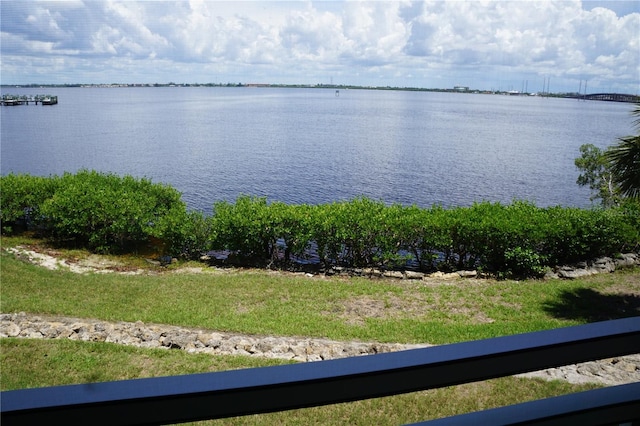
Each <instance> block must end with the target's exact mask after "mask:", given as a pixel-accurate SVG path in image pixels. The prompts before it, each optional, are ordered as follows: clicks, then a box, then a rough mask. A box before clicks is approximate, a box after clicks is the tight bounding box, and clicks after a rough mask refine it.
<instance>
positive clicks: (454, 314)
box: [324, 293, 494, 326]
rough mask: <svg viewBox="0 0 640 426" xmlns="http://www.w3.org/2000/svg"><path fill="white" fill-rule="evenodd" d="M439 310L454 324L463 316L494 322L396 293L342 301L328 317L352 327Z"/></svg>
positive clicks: (466, 310) (477, 314)
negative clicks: (373, 319) (373, 320)
mask: <svg viewBox="0 0 640 426" xmlns="http://www.w3.org/2000/svg"><path fill="white" fill-rule="evenodd" d="M436 311H437V312H438V313H439V314H440V315H443V316H445V317H451V321H452V322H454V321H459V320H460V317H463V319H464V320H465V321H468V322H471V323H474V324H488V323H492V322H494V320H493V319H492V318H490V317H489V316H488V315H486V314H485V313H484V312H482V311H480V310H477V309H474V308H471V307H465V306H459V305H457V304H454V303H447V302H445V303H439V302H435V303H434V302H433V301H427V300H425V299H424V298H423V297H421V294H420V293H415V294H414V293H412V294H411V295H407V297H404V298H403V297H399V296H397V295H395V294H386V295H384V296H381V297H380V298H375V297H372V296H359V297H355V298H350V299H347V300H344V301H342V302H341V303H339V304H338V305H336V307H335V308H334V309H332V310H331V312H325V313H324V314H325V315H327V316H331V317H336V316H337V317H338V318H340V319H342V320H343V321H344V322H345V323H346V324H348V325H355V326H363V325H365V322H366V320H367V319H371V318H376V319H382V320H394V319H410V318H421V317H425V316H428V315H430V314H433V313H434V312H436Z"/></svg>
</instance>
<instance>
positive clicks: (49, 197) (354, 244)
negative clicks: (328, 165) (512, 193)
mask: <svg viewBox="0 0 640 426" xmlns="http://www.w3.org/2000/svg"><path fill="white" fill-rule="evenodd" d="M0 205H1V206H2V207H1V209H0V219H1V220H2V232H3V234H5V235H11V234H19V233H20V232H22V231H25V230H29V231H32V232H34V233H35V235H37V236H40V237H42V238H45V239H47V240H48V241H50V242H51V243H53V244H57V245H60V246H68V247H76V248H88V249H89V250H92V251H94V252H97V253H126V252H136V251H139V250H143V249H145V248H148V247H149V246H151V247H153V249H154V250H156V251H157V252H158V253H159V258H160V259H164V258H169V260H170V259H171V258H172V257H179V258H185V259H200V258H201V257H202V256H204V255H207V254H210V253H212V252H217V253H219V254H220V253H221V254H222V255H223V256H224V257H225V258H226V259H229V260H231V261H232V263H234V264H239V265H244V266H248V267H262V268H268V269H284V270H296V269H300V268H301V266H305V267H309V265H312V266H311V267H314V268H316V269H318V270H324V271H328V270H331V269H332V268H336V267H338V268H376V269H378V270H381V271H394V270H413V271H420V272H435V271H441V272H445V273H446V272H453V271H461V270H477V271H478V272H479V273H480V274H482V275H483V276H487V275H488V276H494V277H498V278H527V277H541V276H543V275H544V274H545V273H547V272H549V271H550V270H552V269H553V268H555V267H557V266H560V265H571V264H575V263H578V262H584V261H590V260H594V259H596V258H599V257H602V256H608V257H611V258H614V259H615V258H616V257H619V256H620V254H621V253H637V251H638V248H639V247H640V202H638V201H637V200H633V199H627V200H624V202H622V203H620V205H616V206H612V207H609V208H595V207H594V208H591V209H581V208H573V207H561V206H555V207H547V208H540V207H537V206H535V205H534V204H532V203H530V202H526V201H513V202H512V203H511V204H509V205H503V204H500V203H491V202H478V203H474V204H473V205H472V206H469V207H455V208H448V209H445V208H443V207H441V206H432V207H430V208H422V207H418V206H415V205H411V206H406V205H400V204H392V205H387V204H385V203H383V202H382V201H375V200H371V199H368V198H365V197H361V198H355V199H352V200H349V201H339V202H334V203H330V204H321V205H307V204H301V205H287V204H285V203H281V202H277V201H276V202H268V201H267V199H266V198H260V197H252V196H244V195H243V196H239V197H238V198H237V200H236V201H235V203H230V202H226V201H218V202H214V203H213V207H212V211H211V214H209V215H206V214H204V213H203V212H196V211H188V210H187V207H186V204H185V203H184V202H183V201H182V199H181V194H180V193H179V192H178V191H177V190H176V189H174V188H172V187H171V186H168V185H163V184H158V183H152V182H151V181H150V180H148V179H137V178H134V177H132V176H128V175H127V176H123V177H120V176H117V175H114V174H107V173H100V172H97V171H89V170H81V171H79V172H77V173H75V174H71V173H65V174H64V175H62V176H49V177H39V176H31V175H15V174H9V175H6V176H2V177H0Z"/></svg>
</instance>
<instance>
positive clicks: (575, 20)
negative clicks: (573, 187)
mask: <svg viewBox="0 0 640 426" xmlns="http://www.w3.org/2000/svg"><path fill="white" fill-rule="evenodd" d="M0 17H1V18H0V19H1V22H0V23H1V25H0V29H1V39H0V42H1V44H0V61H1V62H0V69H1V74H0V82H1V83H2V84H31V83H36V84H38V83H43V84H44V83H167V82H177V83H210V82H212V83H227V82H232V83H240V82H241V83H284V84H298V83H302V84H317V83H325V84H328V83H334V84H355V85H371V86H400V87H405V86H406V87H427V88H446V87H453V86H454V85H462V86H469V87H471V88H475V89H487V90H490V89H495V90H498V89H501V90H521V89H522V88H524V87H526V88H527V89H528V91H529V92H536V91H541V90H542V89H543V85H544V84H545V83H544V82H545V81H548V82H549V88H550V90H551V91H552V92H569V91H571V92H576V91H578V90H579V88H582V89H583V90H584V84H585V83H584V82H587V87H588V91H589V92H590V93H593V92H622V93H633V94H635V93H638V91H639V86H640V2H638V1H636V0H634V1H618V0H615V1H588V0H585V1H580V0H562V1H522V0H521V1H489V0H473V1H463V0H454V1H441V0H436V1H206V0H205V1H195V0H194V1H172V2H167V1H95V0H91V1H51V0H49V1H12V0H2V1H1V2H0Z"/></svg>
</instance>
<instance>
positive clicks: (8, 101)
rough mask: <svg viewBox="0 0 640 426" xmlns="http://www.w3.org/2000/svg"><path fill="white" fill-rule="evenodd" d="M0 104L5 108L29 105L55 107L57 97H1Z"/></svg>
mask: <svg viewBox="0 0 640 426" xmlns="http://www.w3.org/2000/svg"><path fill="white" fill-rule="evenodd" d="M0 103H2V105H5V106H15V105H29V104H30V103H33V104H36V105H38V104H39V103H40V104H42V105H55V104H57V103H58V97H57V96H52V95H33V96H27V95H21V96H20V95H2V98H0Z"/></svg>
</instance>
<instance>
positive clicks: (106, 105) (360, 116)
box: [0, 87, 634, 212]
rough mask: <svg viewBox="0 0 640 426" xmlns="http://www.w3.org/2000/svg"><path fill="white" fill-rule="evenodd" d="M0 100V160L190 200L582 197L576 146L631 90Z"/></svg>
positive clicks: (585, 197)
mask: <svg viewBox="0 0 640 426" xmlns="http://www.w3.org/2000/svg"><path fill="white" fill-rule="evenodd" d="M3 93H15V94H45V93H50V94H53V95H57V96H58V100H59V104H58V105H55V106H41V105H38V106H35V105H28V106H27V105H23V106H14V107H2V108H1V114H2V116H1V119H2V121H1V140H0V142H1V145H0V148H1V150H0V154H1V157H0V160H1V163H0V167H1V173H2V174H3V175H6V174H8V173H30V174H33V175H41V176H48V175H53V174H62V173H64V172H65V171H68V172H75V171H77V170H79V169H82V168H86V169H95V170H99V171H104V172H113V173H116V174H119V175H123V174H130V175H133V176H135V177H147V178H150V179H152V180H153V181H154V182H162V183H166V184H170V185H171V186H173V187H175V188H176V189H178V190H179V191H180V192H182V194H183V199H184V200H185V201H186V202H187V204H188V206H189V207H190V208H192V209H198V210H203V211H205V212H210V211H211V206H212V204H213V202H214V201H217V200H227V201H233V200H235V199H236V197H237V196H238V195H240V194H248V195H256V196H265V197H267V198H268V199H269V200H270V201H283V202H286V203H291V204H293V203H309V204H318V203H327V202H331V201H336V200H345V199H352V198H354V197H357V196H361V195H364V196H367V197H370V198H373V199H376V200H382V201H384V202H386V203H394V202H397V203H402V204H416V205H419V206H423V207H427V206H431V205H433V204H441V205H444V206H458V205H470V204H472V203H473V202H474V201H483V200H486V201H499V202H503V203H510V202H511V201H512V200H514V199H520V200H529V201H532V202H534V203H535V204H537V205H538V206H551V205H565V206H579V207H586V206H589V205H590V204H591V203H590V201H589V191H588V189H587V188H581V187H579V186H578V185H577V184H576V183H575V181H576V178H577V176H578V170H577V169H576V168H575V166H574V163H573V162H574V159H575V158H576V157H578V156H579V151H578V148H579V146H580V145H582V144H585V143H592V144H594V145H596V146H599V147H601V148H604V147H606V146H609V145H611V144H613V143H616V142H617V138H619V137H621V136H626V135H630V134H633V133H634V129H633V126H632V121H633V119H632V117H631V114H630V113H631V111H632V109H633V105H632V104H622V103H613V102H598V101H577V100H570V99H553V98H540V97H524V96H498V95H475V94H456V93H435V92H410V91H381V90H340V92H339V96H336V92H335V90H334V89H331V90H328V89H276V88H205V87H198V88H195V87H194V88H183V87H164V88H56V89H9V88H3Z"/></svg>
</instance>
